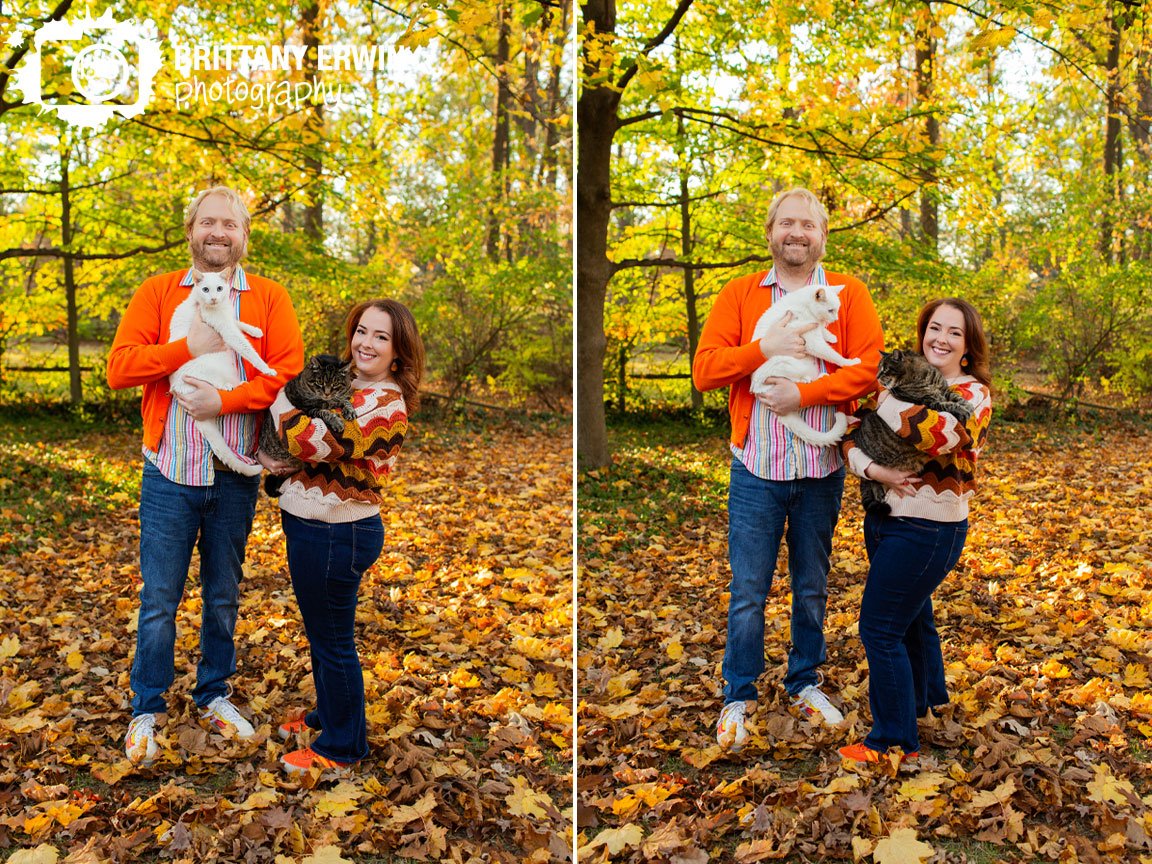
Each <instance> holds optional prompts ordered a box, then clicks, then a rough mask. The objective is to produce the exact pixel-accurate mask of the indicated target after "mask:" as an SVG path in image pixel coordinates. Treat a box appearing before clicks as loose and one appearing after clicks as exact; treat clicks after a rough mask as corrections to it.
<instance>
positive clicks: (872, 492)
mask: <svg viewBox="0 0 1152 864" xmlns="http://www.w3.org/2000/svg"><path fill="white" fill-rule="evenodd" d="M884 496H885V490H884V484H883V483H879V482H877V481H875V480H866V479H862V480H861V481H860V503H861V505H863V507H864V512H865V513H872V514H873V515H876V516H887V515H888V514H889V513H891V512H892V506H891V505H890V504H889V503H888V502H887V501H886V500H885V497H884Z"/></svg>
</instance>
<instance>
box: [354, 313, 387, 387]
mask: <svg viewBox="0 0 1152 864" xmlns="http://www.w3.org/2000/svg"><path fill="white" fill-rule="evenodd" d="M394 357H395V348H394V346H393V344H392V316H391V315H389V314H388V313H387V312H385V311H384V310H383V309H377V308H376V307H375V306H369V307H368V308H367V309H365V310H364V313H363V314H362V315H361V316H360V323H358V324H357V325H356V332H354V333H353V334H352V362H353V363H355V364H356V374H357V376H358V377H360V378H361V379H362V380H364V381H384V380H386V379H388V378H390V377H391V376H392V360H393V358H394Z"/></svg>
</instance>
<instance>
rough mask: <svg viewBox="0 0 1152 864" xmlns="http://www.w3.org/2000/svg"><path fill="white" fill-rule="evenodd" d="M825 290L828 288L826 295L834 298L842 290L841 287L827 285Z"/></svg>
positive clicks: (842, 287)
mask: <svg viewBox="0 0 1152 864" xmlns="http://www.w3.org/2000/svg"><path fill="white" fill-rule="evenodd" d="M827 288H828V293H829V294H831V295H832V296H833V297H835V296H836V295H837V294H839V293H840V292H841V291H843V290H844V286H843V285H828V286H827Z"/></svg>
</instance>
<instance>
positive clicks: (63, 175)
mask: <svg viewBox="0 0 1152 864" xmlns="http://www.w3.org/2000/svg"><path fill="white" fill-rule="evenodd" d="M71 156H72V154H71V150H70V148H69V147H68V146H67V145H65V147H64V149H63V150H61V151H60V245H61V246H63V247H64V249H65V250H67V251H66V252H65V255H64V297H65V298H66V302H67V305H68V382H69V399H70V401H71V403H72V407H74V408H78V407H80V405H82V404H83V402H84V389H83V387H84V385H83V382H82V381H81V380H80V313H79V310H78V309H77V304H76V274H75V271H74V270H73V263H74V262H73V261H72V254H71V253H72V200H71V198H70V195H69V193H70V192H71V188H70V182H69V179H68V162H69V160H70V159H71Z"/></svg>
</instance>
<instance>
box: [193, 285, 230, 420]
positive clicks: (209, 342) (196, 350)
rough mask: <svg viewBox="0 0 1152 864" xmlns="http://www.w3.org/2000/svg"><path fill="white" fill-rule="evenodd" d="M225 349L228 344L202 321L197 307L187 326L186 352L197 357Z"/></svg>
mask: <svg viewBox="0 0 1152 864" xmlns="http://www.w3.org/2000/svg"><path fill="white" fill-rule="evenodd" d="M227 350H228V346H227V345H225V344H224V340H223V339H222V338H221V336H220V334H219V333H217V332H216V331H215V330H214V329H212V328H211V327H210V326H208V325H207V324H205V323H204V319H203V318H201V317H200V308H199V307H197V308H196V314H195V315H193V316H192V324H191V325H190V326H189V327H188V353H189V354H191V355H192V356H193V357H199V356H200V355H201V354H213V353H215V352H217V351H227ZM213 416H215V415H213Z"/></svg>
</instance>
